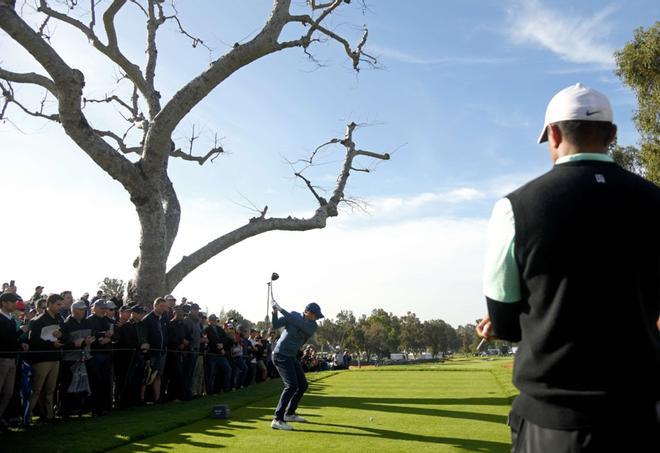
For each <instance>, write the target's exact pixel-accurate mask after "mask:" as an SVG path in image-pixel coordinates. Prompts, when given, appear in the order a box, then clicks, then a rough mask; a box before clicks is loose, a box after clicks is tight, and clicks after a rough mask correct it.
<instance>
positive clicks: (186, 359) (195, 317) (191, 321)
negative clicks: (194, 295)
mask: <svg viewBox="0 0 660 453" xmlns="http://www.w3.org/2000/svg"><path fill="white" fill-rule="evenodd" d="M189 306H190V311H189V313H188V315H187V316H186V317H185V319H184V321H183V324H184V326H185V327H186V340H188V348H187V353H186V354H184V356H183V391H184V399H185V400H189V399H191V398H192V396H193V377H194V374H195V368H197V361H198V359H200V355H199V347H200V344H201V339H202V325H201V323H200V317H199V305H197V304H195V303H191V304H190V305H189Z"/></svg>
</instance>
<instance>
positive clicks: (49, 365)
mask: <svg viewBox="0 0 660 453" xmlns="http://www.w3.org/2000/svg"><path fill="white" fill-rule="evenodd" d="M62 300H63V298H62V296H60V295H59V294H51V295H49V296H48V298H47V299H46V310H45V311H44V313H42V314H40V315H39V316H37V317H36V318H35V319H34V320H33V321H32V322H31V324H30V332H29V334H28V341H29V345H30V349H31V350H33V351H35V353H34V354H31V355H30V361H31V363H32V395H31V396H30V407H29V409H28V415H27V419H28V420H30V417H31V415H32V411H33V410H34V408H35V406H36V404H37V402H38V401H39V400H40V398H41V395H42V393H43V394H44V399H43V403H44V405H45V407H43V413H44V418H43V420H44V421H52V420H53V418H54V417H55V413H54V407H53V406H54V396H55V388H56V387H57V377H58V375H59V372H60V359H61V357H62V354H61V350H62V347H63V346H64V343H62V341H61V339H62V335H63V334H62V325H63V321H62V317H61V316H60V311H61V310H62Z"/></svg>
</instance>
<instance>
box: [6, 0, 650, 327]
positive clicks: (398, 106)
mask: <svg viewBox="0 0 660 453" xmlns="http://www.w3.org/2000/svg"><path fill="white" fill-rule="evenodd" d="M294 3H295V4H296V8H297V9H298V10H301V11H302V10H304V9H305V5H304V2H301V1H298V2H294ZM358 3H359V2H353V4H351V5H344V6H343V7H342V9H341V14H337V15H336V17H333V18H332V20H331V24H332V26H333V27H334V28H335V29H336V30H338V31H340V32H341V33H342V34H343V35H345V36H348V37H350V38H351V40H352V42H355V41H356V40H357V39H359V36H360V34H361V26H362V25H363V24H367V25H368V28H369V43H368V46H367V49H368V50H369V51H370V52H371V53H372V54H373V55H375V56H377V57H378V58H379V62H380V68H379V69H377V70H372V69H368V68H366V67H365V68H364V69H363V70H362V71H361V72H360V73H359V75H358V74H356V73H355V72H354V71H352V69H351V67H350V64H349V62H348V61H347V59H346V58H345V56H342V52H341V49H340V48H339V47H338V46H337V45H335V44H333V43H327V44H321V45H318V46H317V47H315V48H314V49H313V53H314V55H315V56H316V57H317V58H318V60H320V61H322V62H323V64H324V66H323V67H321V68H318V67H316V66H315V65H314V64H313V63H312V62H310V61H309V60H308V59H307V57H306V56H305V55H304V54H303V53H302V51H300V50H297V49H293V50H289V51H286V52H280V53H278V54H275V55H272V56H269V57H266V58H265V59H263V60H261V61H259V62H257V63H255V64H253V65H250V66H249V67H246V68H244V69H242V70H240V71H239V72H238V73H236V74H235V75H234V76H233V77H232V78H230V79H228V80H227V81H226V82H225V83H223V84H222V85H221V86H220V87H218V89H216V90H215V91H214V92H213V93H212V94H211V95H210V96H209V97H208V98H207V99H206V100H205V102H203V103H202V104H201V105H200V106H199V107H197V108H196V109H195V110H193V112H191V114H190V115H189V117H188V118H186V119H185V120H184V121H183V122H182V124H181V125H180V128H179V129H178V130H177V133H176V135H175V137H176V138H177V139H178V143H179V144H181V145H184V143H185V140H186V137H187V135H189V133H190V128H191V127H192V125H193V124H195V125H196V127H197V128H198V130H199V128H200V127H201V130H202V132H203V133H202V136H201V137H200V139H199V140H198V141H197V143H196V152H198V153H205V152H206V149H208V147H209V146H211V145H212V141H213V140H212V139H213V136H214V134H215V132H216V131H217V133H218V135H219V136H220V137H223V140H222V143H223V146H224V147H225V148H226V149H227V150H228V151H230V152H229V153H228V154H227V155H225V156H221V157H220V158H218V159H217V160H216V161H215V162H214V163H213V164H210V165H208V164H207V165H206V166H204V167H202V168H200V167H199V166H198V165H197V164H194V163H189V162H173V163H172V164H171V170H170V174H171V177H172V179H173V181H174V184H175V187H176V189H177V191H178V193H179V197H180V199H181V202H182V205H183V218H182V226H181V232H180V234H179V238H178V240H177V243H176V244H175V248H174V250H173V253H172V260H173V261H175V260H178V259H179V258H180V256H181V255H182V254H185V253H190V252H191V251H193V250H195V249H196V247H199V246H201V245H203V244H205V243H206V242H208V241H210V240H212V239H213V238H214V237H216V236H218V235H220V234H222V233H224V232H226V231H228V230H229V229H231V228H234V227H237V226H240V225H241V224H242V223H243V222H245V220H246V219H247V218H249V217H250V216H252V215H253V213H251V212H250V211H248V210H246V209H244V208H242V207H240V206H239V204H246V199H249V200H250V201H251V202H253V203H254V204H255V205H257V206H259V207H262V206H263V205H266V204H268V205H269V207H270V210H269V212H270V213H272V214H273V215H288V214H304V213H307V212H310V211H311V210H313V209H314V207H315V205H314V202H315V200H314V199H313V197H312V196H311V194H310V193H309V192H308V191H307V190H306V189H305V188H304V187H302V186H301V185H300V184H299V183H298V182H296V181H295V180H293V179H292V178H291V170H290V168H289V166H288V165H287V164H286V162H285V158H287V159H297V158H300V157H305V156H306V155H307V154H309V152H310V151H311V150H312V149H314V148H315V147H316V146H317V145H318V144H321V143H323V142H324V141H326V140H328V139H329V138H332V137H335V136H341V135H342V134H343V129H344V127H345V124H346V122H348V121H355V122H358V123H368V124H369V127H365V128H361V129H360V130H359V131H358V132H357V135H356V138H357V143H358V145H359V146H360V147H362V148H364V149H370V150H373V151H378V152H390V153H392V152H394V153H393V159H392V160H391V161H390V162H386V163H383V164H381V165H379V166H378V167H377V171H376V172H374V173H372V174H369V175H365V174H361V173H358V174H354V175H353V176H352V178H351V180H350V182H349V190H348V193H350V194H351V195H354V196H356V197H359V198H360V199H364V200H366V201H367V202H368V203H369V213H368V214H364V213H361V212H351V211H346V212H343V213H342V216H341V217H340V218H338V219H334V220H333V221H332V222H331V225H330V226H329V227H328V228H327V229H325V230H323V231H315V232H309V233H304V234H300V233H272V234H267V235H264V236H262V237H259V238H255V239H252V240H250V241H246V242H245V243H243V244H240V245H238V246H236V247H235V248H233V249H230V250H229V251H227V252H226V253H225V254H223V255H221V256H219V257H217V258H215V259H214V260H212V261H211V262H209V263H207V264H206V265H205V266H203V267H202V268H200V269H199V270H197V271H196V272H195V273H194V274H193V275H191V276H190V277H189V278H188V279H186V280H185V281H184V282H183V283H182V284H181V285H180V286H179V287H178V288H177V291H176V294H177V295H179V296H183V295H187V296H188V297H189V298H191V299H195V300H197V301H198V302H200V303H201V304H202V305H203V306H207V307H208V308H209V310H211V311H214V310H216V311H217V310H218V309H219V308H221V307H224V308H226V309H227V308H238V309H240V310H241V311H242V312H244V313H245V314H246V315H247V316H248V317H250V318H252V319H259V318H261V317H262V316H263V312H264V305H265V301H263V298H264V297H265V295H264V294H263V292H264V291H263V290H264V283H265V279H266V278H267V276H268V275H269V274H270V272H272V271H273V270H276V271H278V272H280V273H281V274H282V275H283V278H282V280H281V281H280V282H278V284H279V287H278V288H277V290H278V291H280V293H279V294H278V298H279V299H281V302H282V303H283V305H285V306H290V307H297V306H300V305H302V304H303V303H305V302H306V301H309V300H312V299H314V300H317V301H318V302H319V303H320V304H321V305H322V306H324V307H327V310H326V311H327V312H328V313H330V314H334V313H336V312H337V311H338V310H339V309H353V310H354V311H355V312H356V313H365V312H368V311H370V310H371V309H372V308H375V307H383V308H386V309H387V310H390V311H393V312H395V313H398V314H403V313H405V312H406V311H408V310H410V311H414V312H416V313H417V314H418V315H419V316H421V317H422V318H424V319H430V318H443V319H445V320H447V321H448V322H450V323H452V324H462V323H465V322H472V321H474V319H476V318H478V317H480V316H481V315H482V312H483V311H484V309H485V308H484V306H483V301H482V297H481V283H480V279H481V276H480V272H481V265H482V255H483V248H484V238H485V225H486V221H487V218H488V215H489V212H490V209H491V207H492V204H493V202H494V201H495V200H496V199H497V198H498V197H500V196H502V195H505V194H506V193H507V192H508V191H510V190H511V189H513V188H515V187H516V186H517V185H519V184H521V183H523V182H524V181H526V180H527V179H529V178H531V177H534V176H536V175H538V174H540V173H542V172H543V171H545V170H547V169H548V168H549V158H548V154H547V151H546V149H545V147H544V146H542V145H537V144H536V138H537V136H538V134H539V131H540V127H541V126H542V121H543V115H544V111H545V106H546V104H547V102H548V100H549V99H550V97H551V96H552V95H553V94H554V93H555V92H556V91H558V90H559V89H561V88H564V87H565V86H568V85H570V84H573V83H576V82H578V81H579V82H582V83H584V84H587V85H590V86H592V87H594V88H596V89H599V90H601V91H603V92H604V93H606V94H607V95H608V96H609V97H610V100H611V101H612V104H613V107H614V112H615V121H616V122H617V124H618V126H619V142H620V143H623V144H635V143H636V141H637V140H638V135H637V133H636V131H635V129H634V125H633V124H632V120H631V117H632V113H633V110H634V109H635V98H634V95H633V94H632V93H631V92H630V91H629V90H628V89H626V88H625V87H624V86H622V84H621V83H620V81H619V80H618V79H617V77H616V76H615V75H614V73H613V58H612V52H613V51H614V50H616V49H618V48H620V47H622V46H623V44H624V43H625V42H626V41H629V40H630V39H631V37H632V33H633V30H634V29H635V28H637V27H640V26H648V25H650V24H652V23H653V21H654V20H655V19H656V18H657V17H658V16H659V13H660V6H658V4H657V2H653V1H643V0H637V1H628V2H623V1H618V2H617V1H614V2H607V1H581V2H570V1H553V2H550V1H547V0H546V1H540V0H511V1H495V0H490V1H486V0H482V1H476V0H473V1H442V2H440V1H433V0H416V1H410V2H400V1H394V0H379V1H375V0H372V1H370V2H368V4H369V6H370V8H369V10H368V11H366V12H364V13H363V11H362V9H361V8H360V7H359V4H358ZM270 6H271V2H270V1H268V0H259V1H257V0H254V1H249V2H246V1H223V2H217V1H211V0H207V1H201V0H199V1H196V2H195V7H194V8H192V7H191V3H189V2H181V3H180V7H179V10H180V12H181V18H182V21H183V23H184V24H185V25H186V26H187V27H188V28H190V29H193V28H194V29H195V30H196V31H195V34H196V35H198V36H200V37H201V38H203V39H204V40H205V43H206V44H208V45H209V46H210V47H211V48H212V49H213V52H212V54H211V56H212V58H217V57H218V56H220V55H222V53H224V52H225V51H226V49H227V48H228V46H230V45H232V44H233V43H234V42H240V41H242V40H245V39H246V38H249V37H250V36H252V35H253V34H254V32H255V30H258V29H259V28H260V26H261V25H262V24H263V22H264V21H265V19H266V18H267V16H268V12H269V10H270ZM28 11H29V10H28ZM28 17H29V18H30V20H34V15H33V14H30V13H28ZM119 19H120V20H121V23H120V25H119V29H120V30H119V31H120V45H121V47H122V49H123V50H124V52H125V53H126V54H128V55H129V56H130V57H131V58H133V59H134V60H135V61H137V62H138V63H139V64H142V65H143V60H144V37H143V28H142V18H141V17H140V16H139V15H138V14H137V10H136V9H135V8H129V7H127V8H125V11H123V12H122V13H121V15H120V16H119ZM51 31H52V32H53V45H54V46H55V47H56V48H57V49H58V50H60V52H61V53H62V55H63V56H64V58H65V59H66V60H67V62H69V64H70V65H72V66H74V67H77V68H79V69H81V70H82V71H83V72H84V73H85V74H86V76H87V77H86V80H87V86H86V91H85V95H86V96H88V97H103V95H104V94H105V93H109V92H110V91H111V90H113V89H114V86H115V83H114V75H115V74H116V71H115V70H114V69H113V68H112V66H109V65H107V64H106V63H105V62H104V60H103V59H102V58H100V57H99V56H98V54H97V53H95V51H94V50H93V49H92V48H91V46H89V44H88V43H87V42H86V40H84V39H81V38H80V37H79V36H78V34H77V33H75V32H74V31H72V30H70V29H69V28H68V27H66V26H64V25H58V26H57V27H56V28H53V29H52V30H51ZM299 34H300V30H297V29H295V27H292V28H291V29H290V30H287V36H292V37H295V36H298V35H299ZM159 50H160V52H159V72H158V73H157V79H156V80H157V85H158V87H159V89H160V90H161V92H162V94H163V98H164V99H168V98H169V97H170V96H171V95H172V94H173V93H174V92H176V90H177V89H178V88H179V87H180V86H182V85H183V84H184V83H185V82H186V81H187V80H188V79H190V78H191V77H193V76H195V75H196V74H197V73H198V72H199V71H201V70H202V69H203V68H204V67H205V66H206V65H207V64H208V63H209V58H210V57H211V56H210V55H209V52H208V51H206V50H205V49H204V48H197V49H192V48H191V46H190V42H189V41H187V40H186V39H185V38H184V37H183V36H182V35H180V34H179V33H178V32H177V31H176V29H175V28H174V27H173V26H168V27H165V28H164V29H163V30H162V33H161V35H160V36H159ZM0 55H1V56H0V61H1V63H0V64H1V65H2V67H3V68H6V69H9V70H14V71H23V70H38V68H37V67H36V66H35V65H34V63H33V62H32V60H31V59H30V57H29V56H27V55H26V54H25V53H24V52H22V51H21V50H20V49H18V48H17V47H16V46H15V45H14V44H13V43H12V42H11V40H10V38H9V37H8V36H7V35H5V34H0ZM118 92H119V93H121V92H122V88H121V87H120V88H119V91H118ZM17 93H19V94H20V95H22V96H23V98H22V99H26V101H31V102H33V103H34V102H37V103H38V99H39V95H40V94H39V93H38V92H34V91H32V90H30V89H25V88H22V87H21V88H17ZM9 113H10V117H11V119H12V124H10V123H8V122H5V123H4V124H1V125H0V158H1V162H2V166H3V168H5V169H6V168H10V169H11V171H10V172H5V175H4V180H5V184H4V185H3V186H4V188H3V191H2V199H3V204H4V205H5V206H7V205H9V206H10V207H9V212H11V213H13V218H15V219H16V222H12V223H11V224H9V225H8V224H6V223H5V224H4V225H3V227H2V231H1V232H0V233H1V234H2V238H3V243H5V245H4V249H5V252H6V254H7V255H6V256H12V257H13V258H12V259H11V260H2V262H1V263H0V276H1V277H2V279H4V280H8V279H10V278H14V279H16V280H17V281H18V282H19V285H20V286H21V287H22V290H21V292H22V293H23V295H24V296H25V295H26V294H28V293H29V292H30V289H31V287H34V286H35V285H36V284H43V285H44V286H46V287H47V290H53V291H55V290H57V291H60V290H62V289H64V288H71V289H73V290H74V291H75V292H76V293H77V294H80V293H82V291H84V290H87V291H92V290H94V287H95V285H96V282H98V281H99V280H101V279H102V278H103V277H104V276H106V275H112V276H117V277H123V278H128V277H130V262H131V261H132V259H133V257H134V255H135V252H136V249H137V234H138V231H137V222H136V218H135V215H134V212H133V209H132V207H131V205H130V202H129V201H128V197H127V196H126V194H125V193H123V192H122V189H121V188H120V187H119V185H118V184H116V183H115V182H114V181H112V180H111V179H110V178H109V177H107V176H106V175H105V174H104V173H103V172H102V171H101V170H100V169H98V168H97V167H95V165H94V164H93V163H92V162H91V161H90V160H89V158H87V157H86V155H84V154H83V153H82V152H81V151H80V150H78V149H77V148H76V147H75V145H73V144H72V142H71V141H70V140H69V139H68V138H67V137H66V136H65V135H64V134H63V133H62V132H61V131H60V130H59V129H58V127H57V126H56V125H51V124H47V123H44V122H43V121H40V120H34V119H32V118H29V117H25V115H23V114H21V113H20V112H18V111H17V110H16V109H15V108H14V109H12V110H10V112H9ZM88 115H89V117H90V118H91V119H92V120H93V121H94V124H96V125H98V126H99V128H101V127H108V128H110V127H113V128H114V127H122V122H121V118H120V117H119V116H118V115H117V112H116V111H115V110H113V109H112V108H111V109H107V106H103V107H98V106H92V107H90V108H89V109H88ZM341 158H342V154H341V149H335V150H329V151H328V152H327V154H325V155H324V161H325V162H327V163H328V164H327V165H324V166H322V167H319V168H316V169H314V171H313V172H312V173H310V175H312V176H313V177H314V181H315V182H318V183H319V184H321V185H324V186H326V187H327V188H329V189H331V188H332V184H333V181H334V178H335V177H336V174H337V168H338V165H339V164H340V160H341ZM367 165H368V163H367Z"/></svg>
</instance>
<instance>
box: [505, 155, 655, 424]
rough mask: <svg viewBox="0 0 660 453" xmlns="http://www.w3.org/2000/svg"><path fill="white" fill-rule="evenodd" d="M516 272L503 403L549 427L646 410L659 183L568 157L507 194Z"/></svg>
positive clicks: (650, 387)
mask: <svg viewBox="0 0 660 453" xmlns="http://www.w3.org/2000/svg"><path fill="white" fill-rule="evenodd" d="M508 199H509V200H510V201H511V205H512V207H513V213H514V216H515V227H516V236H515V255H516V260H517V262H518V266H519V269H520V273H521V286H522V288H521V289H522V296H523V302H522V313H521V315H520V327H521V331H522V340H521V342H520V345H519V349H518V353H517V356H516V363H515V369H514V384H515V385H516V387H518V389H519V390H520V392H521V395H520V397H518V398H517V400H516V402H515V403H514V407H513V410H514V411H515V412H517V413H519V414H520V415H522V416H524V417H525V418H527V419H528V420H530V421H531V422H532V423H536V424H537V425H540V426H544V427H547V428H555V429H561V428H564V429H571V428H580V427H585V426H592V425H598V424H602V423H604V422H606V421H607V420H608V419H610V420H611V419H612V417H615V418H616V419H618V420H620V419H621V417H622V416H623V417H633V418H634V417H636V416H638V415H639V416H640V417H642V416H649V417H651V416H652V412H653V407H654V404H655V401H657V400H658V397H659V392H658V390H659V389H660V336H659V334H658V329H657V327H656V320H657V319H658V314H659V310H660V188H658V187H657V186H655V185H654V184H652V183H650V182H648V181H646V180H644V179H642V178H640V177H638V176H636V175H634V174H632V173H630V172H627V171H626V170H623V169H622V168H621V167H619V166H618V165H616V164H614V163H609V162H599V161H572V162H567V163H564V164H561V165H557V166H555V167H554V168H553V169H552V170H551V171H549V172H548V173H546V174H544V175H543V176H541V177H539V178H537V179H535V180H533V181H531V182H529V183H528V184H526V185H524V186H523V187H521V188H520V189H518V190H516V191H515V192H513V193H511V194H510V195H508Z"/></svg>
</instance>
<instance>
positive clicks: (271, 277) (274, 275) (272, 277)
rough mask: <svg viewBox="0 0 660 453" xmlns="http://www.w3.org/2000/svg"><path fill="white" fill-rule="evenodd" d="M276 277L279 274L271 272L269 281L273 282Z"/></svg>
mask: <svg viewBox="0 0 660 453" xmlns="http://www.w3.org/2000/svg"><path fill="white" fill-rule="evenodd" d="M278 278H280V276H279V275H278V274H277V272H273V274H272V275H271V276H270V281H271V282H274V281H275V280H277V279H278Z"/></svg>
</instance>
